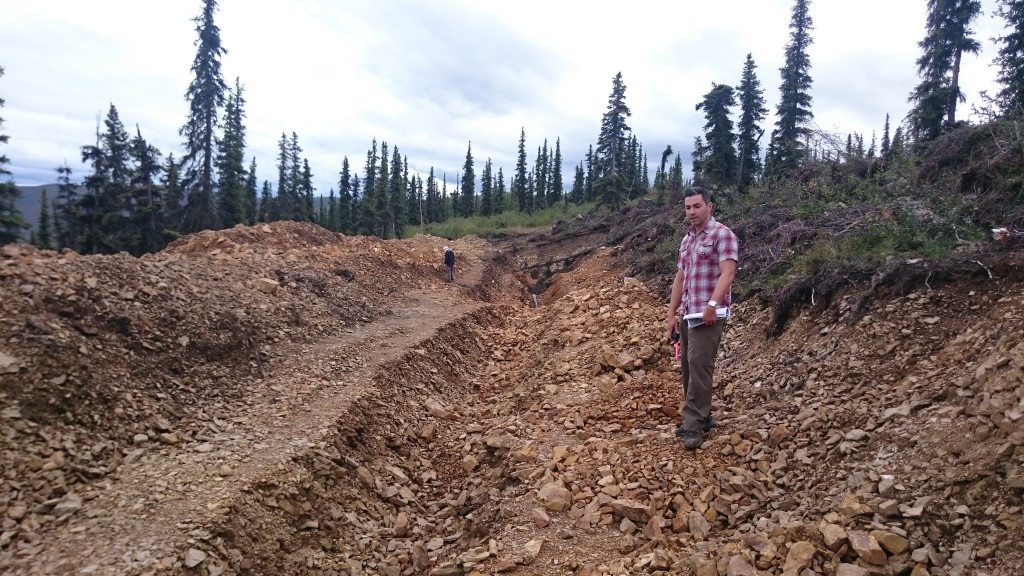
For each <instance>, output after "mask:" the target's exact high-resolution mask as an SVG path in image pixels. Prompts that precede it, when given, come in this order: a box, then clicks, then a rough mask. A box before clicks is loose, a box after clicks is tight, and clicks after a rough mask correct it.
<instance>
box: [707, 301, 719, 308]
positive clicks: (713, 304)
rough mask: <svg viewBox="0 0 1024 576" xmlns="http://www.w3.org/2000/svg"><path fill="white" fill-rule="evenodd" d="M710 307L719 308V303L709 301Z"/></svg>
mask: <svg viewBox="0 0 1024 576" xmlns="http://www.w3.org/2000/svg"><path fill="white" fill-rule="evenodd" d="M708 306H709V307H711V308H717V307H718V302H715V301H714V300H708Z"/></svg>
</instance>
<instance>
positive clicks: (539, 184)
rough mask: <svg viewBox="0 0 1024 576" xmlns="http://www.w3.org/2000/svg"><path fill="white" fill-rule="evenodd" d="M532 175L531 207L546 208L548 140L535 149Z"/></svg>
mask: <svg viewBox="0 0 1024 576" xmlns="http://www.w3.org/2000/svg"><path fill="white" fill-rule="evenodd" d="M533 173H534V174H535V175H536V178H535V181H534V188H535V193H536V195H535V197H534V203H533V206H534V208H536V209H537V210H543V209H545V208H547V207H548V197H547V194H548V139H547V138H545V139H544V145H543V146H540V147H538V148H537V159H536V162H535V163H534V166H533Z"/></svg>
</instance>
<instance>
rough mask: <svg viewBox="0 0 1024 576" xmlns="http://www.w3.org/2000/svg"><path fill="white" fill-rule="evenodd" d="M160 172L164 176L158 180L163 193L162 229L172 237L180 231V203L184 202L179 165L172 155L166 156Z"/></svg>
mask: <svg viewBox="0 0 1024 576" xmlns="http://www.w3.org/2000/svg"><path fill="white" fill-rule="evenodd" d="M162 172H163V174H164V175H163V177H161V178H160V185H161V187H162V188H163V191H164V217H163V221H164V227H165V229H166V231H168V232H171V235H172V236H173V235H177V233H178V232H179V231H180V230H181V216H182V214H181V212H182V202H184V201H185V192H184V190H182V188H181V165H180V164H178V162H176V161H175V160H174V154H173V153H171V154H168V155H167V161H166V162H164V165H163V170H162Z"/></svg>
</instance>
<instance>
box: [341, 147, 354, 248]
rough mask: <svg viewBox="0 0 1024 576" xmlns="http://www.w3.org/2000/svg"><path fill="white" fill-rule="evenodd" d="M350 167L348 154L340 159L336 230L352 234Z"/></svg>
mask: <svg viewBox="0 0 1024 576" xmlns="http://www.w3.org/2000/svg"><path fill="white" fill-rule="evenodd" d="M351 172H352V169H351V167H350V166H349V163H348V156H344V157H342V159H341V172H339V173H338V230H337V231H338V232H341V233H343V234H352V233H353V232H354V224H355V221H354V219H353V218H352V210H353V207H354V202H353V198H352V173H351Z"/></svg>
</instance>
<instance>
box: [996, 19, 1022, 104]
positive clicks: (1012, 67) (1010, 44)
mask: <svg viewBox="0 0 1024 576" xmlns="http://www.w3.org/2000/svg"><path fill="white" fill-rule="evenodd" d="M996 14H998V15H999V16H1002V17H1003V18H1004V19H1005V20H1006V28H1008V29H1009V30H1007V31H1006V33H1005V34H1004V35H1003V36H1000V37H999V38H997V39H996V40H997V41H998V42H999V43H1000V44H1001V46H1000V47H999V52H998V54H997V55H996V58H995V62H994V63H995V64H996V65H997V66H998V67H999V72H998V75H997V76H996V80H997V81H998V82H999V84H1000V86H1002V87H1001V88H1000V90H999V92H998V93H997V94H996V103H997V104H998V105H999V108H1000V109H1001V110H1002V111H1003V113H1005V114H1013V115H1016V116H1022V115H1024V0H999V6H998V8H997V9H996Z"/></svg>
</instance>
